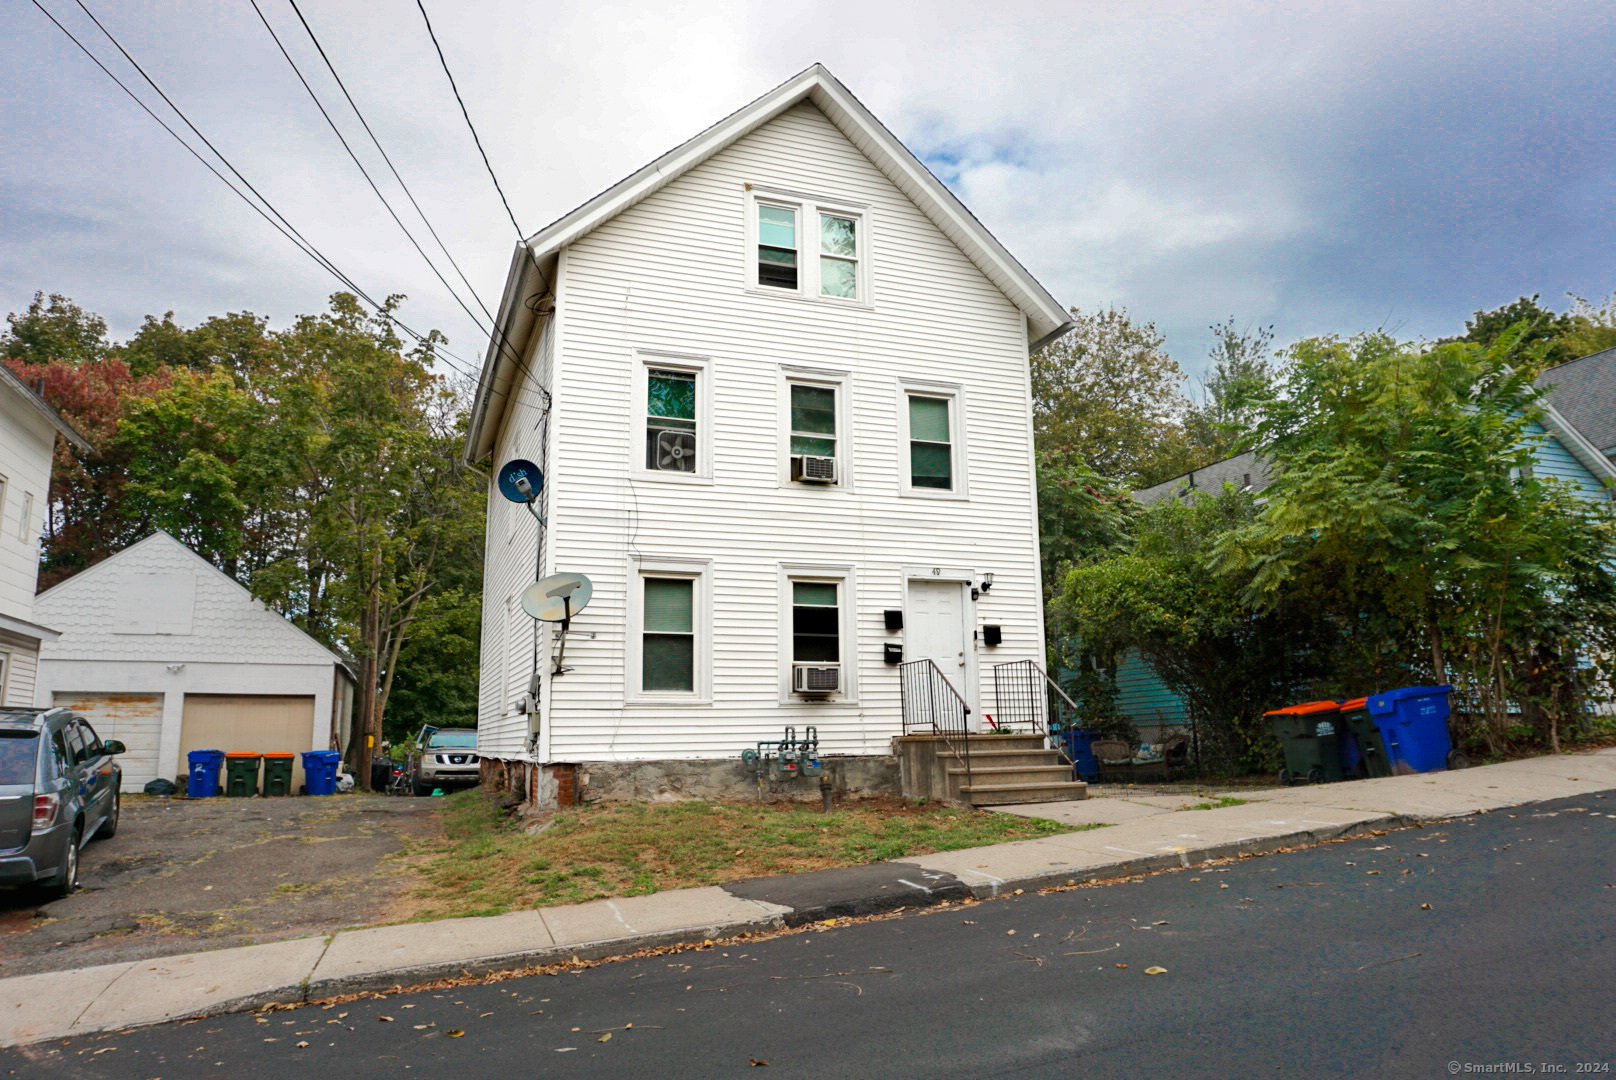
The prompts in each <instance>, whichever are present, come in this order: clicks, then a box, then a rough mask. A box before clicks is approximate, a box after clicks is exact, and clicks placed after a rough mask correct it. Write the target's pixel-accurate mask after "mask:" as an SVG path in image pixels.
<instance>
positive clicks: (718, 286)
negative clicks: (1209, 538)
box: [483, 103, 1043, 761]
mask: <svg viewBox="0 0 1616 1080" xmlns="http://www.w3.org/2000/svg"><path fill="white" fill-rule="evenodd" d="M749 182H750V183H754V184H758V185H765V186H769V187H772V188H779V189H788V190H792V191H800V192H804V193H807V194H809V195H811V196H816V197H823V198H826V199H836V200H847V201H851V202H857V203H862V204H866V205H867V206H868V207H869V210H868V215H869V216H868V219H867V220H868V224H869V228H868V230H867V235H868V238H869V240H870V244H869V246H868V248H867V249H866V252H865V257H866V258H867V259H869V260H871V263H870V275H869V283H870V287H871V297H872V300H873V302H872V304H871V305H869V306H868V307H865V306H850V305H849V306H838V305H835V304H831V303H823V302H815V301H804V300H800V299H794V298H787V297H784V296H770V295H759V294H757V293H755V292H748V291H747V290H746V289H745V288H744V285H743V283H744V279H745V276H746V274H747V269H748V267H749V265H750V260H751V258H752V257H753V253H752V252H751V251H749V250H748V248H747V244H746V232H745V214H746V202H745V193H744V185H745V184H747V183H749ZM804 235H805V238H811V237H812V236H813V235H814V232H813V230H811V229H805V230H804ZM805 246H806V245H805ZM806 257H811V256H806ZM557 297H558V304H557V311H558V314H557V316H556V318H555V319H554V320H553V325H551V326H549V327H547V328H546V333H545V335H544V338H543V341H542V344H541V345H540V347H539V350H538V351H539V352H540V353H541V354H544V353H545V350H547V349H550V348H553V347H554V344H553V342H552V337H553V338H555V339H556V340H558V341H559V359H558V361H557V362H556V363H555V364H554V365H553V372H554V380H553V384H552V389H553V390H554V392H555V395H556V397H555V413H554V416H553V417H552V423H551V430H552V436H553V442H552V446H551V457H550V465H551V468H550V470H549V472H550V482H551V488H550V495H551V502H550V507H551V519H552V522H551V523H552V529H551V536H550V545H549V548H548V550H547V552H546V565H547V568H549V569H552V570H567V571H577V572H582V573H586V574H588V575H589V576H590V578H591V579H593V581H594V585H595V597H594V602H593V604H592V605H591V606H590V608H589V610H588V612H587V614H586V615H584V616H583V617H581V618H580V619H578V620H577V621H576V622H575V624H574V631H575V632H574V634H573V636H572V638H571V639H570V640H569V641H568V644H567V653H566V661H567V665H568V666H569V667H571V668H574V669H575V670H574V671H573V672H572V673H571V674H568V675H565V676H563V677H561V678H559V679H554V680H547V686H546V706H547V712H546V713H545V725H544V738H543V742H542V744H541V746H540V748H539V751H538V752H539V756H540V757H541V759H543V760H550V761H590V760H632V759H650V758H706V757H728V756H733V755H738V754H739V753H740V751H741V750H742V749H744V748H745V747H747V746H750V745H751V744H753V743H754V742H756V741H757V740H759V739H769V738H775V739H777V738H779V736H780V732H781V729H782V728H783V727H784V726H785V725H788V724H791V725H795V726H797V727H798V729H799V731H800V730H801V728H802V727H803V726H804V725H806V724H814V725H815V726H817V727H818V729H819V736H820V739H821V748H822V750H823V751H824V752H827V753H858V754H868V753H884V752H886V750H887V745H888V740H889V739H890V738H891V736H893V735H895V734H897V733H898V731H899V702H898V681H897V673H896V670H895V669H894V668H892V667H890V666H889V665H886V664H884V663H883V662H882V645H883V643H885V642H887V641H900V640H902V638H901V635H894V634H890V633H888V632H887V631H885V630H884V629H883V625H882V611H883V610H884V609H888V608H901V607H903V606H904V605H903V594H902V592H903V576H902V575H903V568H904V567H915V566H923V567H933V566H936V567H944V568H948V569H950V570H954V569H966V570H969V571H971V572H973V573H975V574H980V573H982V572H990V573H993V574H994V575H995V577H996V582H995V585H994V587H993V589H992V591H991V593H989V594H986V595H984V596H983V597H982V599H981V601H980V602H979V603H978V604H977V605H975V608H976V619H975V623H976V624H977V625H980V624H983V623H992V624H998V625H1000V626H1002V627H1003V628H1004V644H1003V645H1002V646H1000V647H998V648H996V649H991V650H989V649H984V650H980V651H979V653H978V657H977V660H978V689H979V694H978V699H977V700H978V702H979V704H980V706H981V707H983V708H985V709H986V711H990V712H991V711H992V694H991V691H992V674H991V667H990V665H991V664H993V663H1003V662H1007V661H1014V660H1023V659H1036V660H1039V661H1040V662H1041V661H1042V645H1043V641H1042V618H1041V599H1040V598H1041V590H1040V583H1039V569H1038V566H1039V564H1038V548H1037V535H1036V524H1035V520H1034V486H1033V485H1034V479H1033V471H1032V466H1031V448H1030V401H1029V394H1028V386H1027V329H1026V322H1025V319H1024V316H1023V315H1022V313H1021V311H1020V310H1019V309H1018V308H1017V307H1016V306H1015V305H1014V304H1013V303H1011V301H1010V300H1008V299H1007V298H1006V297H1005V296H1004V295H1003V294H1002V293H1001V292H1000V291H999V290H998V289H997V288H996V287H995V286H994V285H992V284H991V283H990V282H989V281H988V279H987V278H986V277H984V276H983V274H982V273H981V272H980V271H979V270H978V269H977V267H976V266H975V265H974V264H973V263H972V262H971V261H970V260H969V259H967V258H966V257H965V255H964V254H962V253H961V252H960V250H959V249H958V248H957V247H955V245H954V244H953V243H952V242H951V241H950V240H948V239H947V237H945V236H944V234H943V233H942V232H941V231H939V230H938V229H937V228H936V227H935V226H934V225H933V224H932V222H931V221H930V220H928V219H927V217H926V216H924V215H923V214H922V213H921V212H920V211H919V210H918V209H917V208H916V207H915V206H914V205H913V204H912V203H911V202H910V201H909V199H908V198H907V197H906V196H905V195H903V194H902V192H900V191H899V190H898V189H897V188H896V187H895V186H894V185H893V184H892V183H891V182H890V181H889V180H888V179H887V178H886V176H884V175H883V174H882V173H881V172H880V171H879V170H878V169H876V168H875V167H874V166H873V165H872V164H871V163H870V161H869V160H868V159H867V158H865V156H864V155H863V154H862V153H861V152H860V151H859V150H858V149H856V148H855V147H854V146H853V145H852V143H850V142H849V141H848V139H847V138H846V137H845V136H844V135H843V134H842V133H841V131H840V130H839V129H838V128H837V127H836V126H834V125H833V124H832V123H831V122H830V121H829V120H828V119H827V118H826V117H825V116H824V115H823V114H822V113H821V112H820V111H819V110H818V109H817V108H815V107H814V106H813V105H812V104H809V103H803V104H800V105H797V106H796V107H794V108H792V109H790V110H788V111H786V112H784V113H783V114H781V115H780V116H778V117H777V118H775V119H774V120H772V121H770V122H769V123H767V124H765V125H763V126H762V127H760V128H759V129H757V130H756V131H754V132H753V133H751V134H750V135H747V136H746V137H744V138H742V139H740V140H738V141H737V142H735V143H734V144H732V145H731V146H730V147H728V148H727V149H725V150H723V151H721V152H719V153H717V154H715V155H714V156H713V157H711V158H710V159H709V160H707V161H706V162H705V163H703V164H701V165H699V166H697V167H696V168H694V169H692V170H691V171H690V172H689V173H687V174H686V175H684V176H682V177H680V178H679V179H677V180H675V181H674V182H672V183H670V184H668V185H667V186H666V187H664V188H662V189H661V190H660V191H658V192H657V193H656V194H653V195H651V196H650V197H649V198H646V199H645V200H644V201H642V202H640V203H638V204H637V205H635V206H633V207H632V208H630V209H628V210H626V211H624V212H623V213H621V214H620V215H618V216H617V217H615V218H613V219H611V220H609V221H607V222H605V223H604V224H602V225H601V226H600V227H598V228H597V229H595V230H594V231H592V232H590V233H588V234H587V235H585V236H584V237H583V238H581V239H580V240H578V241H577V242H576V243H574V244H572V245H571V246H570V247H568V248H567V249H565V251H564V252H563V257H562V259H561V273H560V280H559V282H558V287H557ZM636 349H643V350H653V351H658V350H666V351H672V352H678V353H688V354H694V355H699V356H704V357H707V358H709V364H710V367H709V369H708V376H707V377H708V378H709V379H710V380H711V381H710V387H711V394H712V424H711V430H710V431H706V432H704V433H703V435H702V441H703V452H704V453H710V455H711V461H712V473H713V482H712V483H711V484H710V485H693V484H677V483H666V482H658V481H656V480H654V479H651V480H648V479H645V478H644V477H638V476H635V475H634V474H633V471H632V470H633V466H634V462H635V456H636V455H638V454H640V453H643V441H642V439H643V434H642V429H641V427H640V420H639V418H638V417H635V416H633V415H632V402H633V387H634V380H636V379H638V378H640V377H642V375H641V372H640V369H639V366H638V365H639V361H638V360H637V358H636V357H635V355H634V350H636ZM781 364H789V365H797V366H802V367H810V368H812V367H822V368H836V369H844V370H847V371H850V372H851V373H852V374H851V376H850V378H849V380H848V382H847V384H846V387H845V391H844V392H846V393H848V394H850V395H851V397H850V403H851V410H850V412H849V416H850V419H851V424H852V428H853V430H852V432H851V440H850V442H851V445H852V447H853V456H852V460H851V462H845V461H844V467H845V466H846V465H847V464H851V467H852V479H853V484H852V485H851V489H847V488H831V489H817V488H807V487H804V486H791V487H785V488H783V487H781V485H780V483H779V474H778V469H779V435H780V425H781V424H782V423H783V422H785V418H784V417H782V416H781V415H780V408H779V401H778V386H779V365H781ZM539 367H540V372H541V376H543V374H544V373H545V372H548V371H550V370H552V368H551V365H550V364H549V362H548V361H543V362H541V363H540V365H539ZM901 379H926V380H936V381H942V382H951V383H957V384H960V385H961V386H962V387H963V402H964V423H963V429H964V441H965V445H966V451H967V455H968V460H967V464H966V467H965V473H966V476H967V482H968V490H969V498H968V499H967V500H947V501H943V500H936V499H927V498H902V497H900V495H899V485H900V473H899V469H900V462H901V461H903V460H905V459H906V456H907V450H906V448H900V446H899V433H900V430H901V428H900V424H901V418H900V416H899V408H900V403H899V380H901ZM525 396H526V397H527V398H528V399H531V397H532V396H533V395H532V393H531V391H527V392H525ZM533 422H534V418H533V413H532V410H530V409H525V408H517V409H514V410H511V411H508V412H507V414H506V418H505V420H504V421H503V428H502V431H501V433H500V436H499V439H498V442H497V448H496V452H495V453H496V459H495V460H496V464H498V463H500V462H502V461H504V460H506V459H508V458H509V457H512V456H532V454H531V453H526V452H524V451H531V450H533V449H534V445H533V439H534V437H535V433H534V432H533V431H532V427H533ZM845 434H846V433H844V435H845ZM495 498H496V499H497V496H495ZM518 514H519V515H522V516H524V517H525V516H526V511H525V510H523V508H522V507H520V506H512V505H510V504H503V505H502V504H501V503H497V502H491V504H490V517H489V533H488V559H489V564H488V583H487V586H486V589H487V592H486V597H487V603H486V607H485V615H484V651H483V664H484V669H483V686H484V699H483V725H484V727H483V730H484V732H485V734H484V745H485V747H488V748H489V749H490V750H491V751H493V752H495V753H502V752H509V751H514V749H515V744H514V743H513V742H512V741H511V736H512V734H513V733H517V732H519V733H521V734H523V735H525V733H526V731H527V727H526V725H527V721H526V718H523V717H519V716H512V715H511V713H510V701H511V700H513V699H514V698H515V696H516V694H517V693H519V692H520V690H521V688H522V687H523V686H525V684H526V680H527V675H528V672H529V671H530V670H531V663H532V639H531V636H530V628H528V627H519V628H518V630H519V632H518V633H517V634H516V636H515V638H514V641H513V642H511V644H514V646H515V649H516V650H517V651H518V652H519V653H522V654H523V655H522V662H520V663H516V664H507V663H506V656H507V649H508V647H509V646H508V644H507V642H506V641H505V640H504V638H506V637H508V636H509V635H510V633H511V628H510V626H509V625H508V623H506V621H505V620H504V610H505V604H506V602H507V599H508V598H509V596H511V595H512V593H513V592H514V591H515V590H516V589H517V588H519V587H520V584H524V583H525V582H526V581H528V580H531V574H532V561H533V547H532V532H531V529H528V530H527V531H523V530H522V529H520V528H518V529H517V530H516V533H517V534H518V535H517V537H516V539H515V540H512V541H509V542H508V541H507V532H508V531H509V530H510V527H511V525H510V523H511V522H512V521H513V520H514V519H515V516H516V515H518ZM529 520H531V519H529ZM635 555H638V556H642V557H645V558H685V559H710V560H712V607H713V617H712V689H713V693H712V701H711V703H710V704H702V705H688V706H686V705H680V706H666V705H644V704H633V703H631V704H626V705H625V701H624V698H625V665H626V661H627V658H626V650H628V649H629V648H631V647H632V642H631V641H630V639H629V636H628V634H627V633H626V627H625V623H626V619H627V615H628V611H627V596H628V588H629V584H630V565H631V559H632V558H633V557H634V556H635ZM781 562H794V563H820V564H845V565H851V566H853V567H854V568H855V570H854V588H855V593H856V598H857V611H856V622H857V631H856V636H855V639H854V640H853V641H852V642H844V654H843V656H844V663H846V662H856V663H857V665H858V694H857V700H856V701H850V702H840V701H838V702H830V703H811V702H790V703H782V702H781V701H780V695H779V689H778V686H779V673H780V670H781V666H782V664H783V663H784V660H783V658H782V656H781V653H780V645H779V638H780V620H781V619H782V618H783V617H788V614H789V613H788V612H782V610H781V604H780V598H779V565H780V563H781ZM502 627H503V628H502ZM591 635H592V636H591ZM501 673H505V674H501ZM501 680H503V681H501ZM496 688H498V689H502V690H503V691H504V695H503V700H499V699H497V698H496V695H495V694H494V692H493V691H494V690H495V689H496Z"/></svg>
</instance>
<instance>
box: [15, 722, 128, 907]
mask: <svg viewBox="0 0 1616 1080" xmlns="http://www.w3.org/2000/svg"><path fill="white" fill-rule="evenodd" d="M123 752H124V747H123V743H121V742H118V741H117V740H116V739H108V740H107V741H106V742H102V741H101V739H100V737H99V736H97V735H96V733H95V729H94V728H92V727H90V725H89V724H88V723H87V722H86V721H85V719H84V717H82V716H77V715H75V714H73V713H71V712H69V711H68V710H66V709H0V884H3V885H43V886H44V887H45V888H46V889H48V890H50V892H52V893H54V894H55V895H57V896H66V895H67V894H69V893H71V892H72V891H73V890H74V889H75V888H77V887H78V883H79V848H81V847H83V846H84V843H85V841H87V840H89V839H90V838H91V837H97V838H100V837H107V836H111V835H112V834H114V833H116V832H117V831H118V812H119V809H120V800H119V797H118V788H119V787H120V786H121V785H122V784H123V770H122V769H120V768H119V767H118V763H117V762H116V761H114V760H113V756H114V755H116V754H121V753H123Z"/></svg>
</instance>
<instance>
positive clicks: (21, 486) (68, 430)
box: [0, 364, 90, 706]
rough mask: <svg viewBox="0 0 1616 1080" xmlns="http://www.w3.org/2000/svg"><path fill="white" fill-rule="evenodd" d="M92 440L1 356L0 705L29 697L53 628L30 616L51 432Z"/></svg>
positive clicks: (52, 451) (84, 446)
mask: <svg viewBox="0 0 1616 1080" xmlns="http://www.w3.org/2000/svg"><path fill="white" fill-rule="evenodd" d="M57 435H61V436H62V437H63V438H64V439H66V440H67V441H68V442H70V443H72V444H73V445H74V446H77V447H78V448H79V449H81V450H88V449H89V448H90V444H89V443H87V442H85V441H84V437H83V436H82V435H80V434H79V433H78V432H77V431H74V430H73V426H72V425H71V424H69V423H68V422H67V421H66V420H63V419H62V418H61V417H60V416H59V415H57V412H56V410H55V409H53V408H51V407H50V406H49V405H47V404H46V403H45V399H44V398H42V397H40V396H39V394H38V393H36V392H35V391H34V389H33V388H32V387H30V386H29V385H28V384H27V383H25V382H23V381H22V380H21V379H20V378H18V377H17V375H16V374H15V373H14V372H13V371H12V370H11V369H10V368H8V367H6V366H5V365H4V364H0V705H21V706H30V705H32V704H33V703H34V678H35V671H36V669H37V668H38V663H39V645H40V642H41V641H49V640H51V639H52V638H54V637H55V636H56V631H55V630H53V629H51V628H49V627H46V626H41V625H39V624H38V623H36V622H35V621H34V615H35V612H34V589H35V588H36V587H37V586H38V584H39V537H40V534H41V533H42V532H43V531H44V525H45V507H46V505H47V500H48V499H49V497H50V477H51V462H52V461H53V460H54V459H55V456H56V436H57Z"/></svg>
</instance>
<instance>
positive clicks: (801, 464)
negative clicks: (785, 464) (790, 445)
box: [791, 454, 836, 484]
mask: <svg viewBox="0 0 1616 1080" xmlns="http://www.w3.org/2000/svg"><path fill="white" fill-rule="evenodd" d="M791 479H793V480H796V481H798V482H799V483H803V484H834V483H836V459H835V458H833V457H816V456H815V455H813V454H793V455H792V457H791Z"/></svg>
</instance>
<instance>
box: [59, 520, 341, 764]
mask: <svg viewBox="0 0 1616 1080" xmlns="http://www.w3.org/2000/svg"><path fill="white" fill-rule="evenodd" d="M35 603H36V610H37V611H38V612H39V613H40V617H41V618H43V619H46V620H47V621H48V622H50V624H51V625H52V626H55V627H56V628H57V629H58V630H60V631H61V636H60V637H59V638H57V639H56V640H55V641H51V642H48V643H47V644H46V646H45V647H44V649H43V650H42V653H41V656H40V670H39V688H38V691H37V701H38V703H39V704H40V705H64V706H67V707H68V708H71V709H73V710H74V711H75V712H78V713H80V714H81V715H83V716H84V717H86V718H87V719H89V721H90V723H91V724H92V725H93V726H94V727H95V730H96V733H97V734H99V735H100V736H101V737H102V738H104V739H119V740H122V742H123V743H124V745H125V746H127V747H128V748H129V750H128V753H126V754H125V755H124V756H123V757H121V758H120V759H119V761H120V763H121V764H122V765H123V782H124V787H125V788H127V789H131V790H139V789H140V788H141V787H142V786H143V785H144V784H145V783H146V782H147V781H148V780H151V779H153V778H155V777H159V776H163V777H169V778H175V777H181V776H183V775H184V773H185V771H186V764H185V763H186V754H187V753H189V752H190V751H192V750H203V749H209V750H225V751H231V750H239V751H257V752H259V753H264V752H280V753H301V752H302V751H304V750H329V749H340V748H342V746H341V744H345V743H346V741H347V738H348V734H349V731H350V717H351V713H352V707H353V676H352V674H351V673H350V672H349V670H348V668H347V666H346V664H345V662H344V661H343V659H342V657H340V656H338V655H337V654H336V653H333V652H332V651H331V650H329V649H327V648H326V647H325V646H324V645H321V644H320V643H319V642H318V641H316V640H315V639H314V638H312V637H310V636H309V635H308V634H306V633H304V632H303V631H302V630H300V629H298V628H297V627H296V626H294V625H292V623H290V622H288V621H287V620H286V619H284V618H282V617H281V616H280V615H278V614H276V613H275V612H273V611H271V610H270V609H269V608H267V607H265V606H264V605H263V604H262V603H261V602H260V601H258V600H256V599H254V598H253V596H252V594H251V593H249V592H248V591H247V590H246V588H244V587H243V586H242V585H241V584H240V583H238V582H236V581H235V580H234V579H232V578H231V577H230V576H229V575H227V574H225V573H224V572H223V571H221V570H219V569H218V568H217V567H215V566H214V565H213V564H212V563H210V562H208V561H207V560H206V559H204V558H202V556H200V555H198V554H197V553H196V552H194V551H192V550H191V549H190V548H188V547H186V546H185V545H184V544H182V543H180V542H179V541H178V540H176V539H175V538H174V537H172V536H170V535H169V534H168V533H166V532H161V531H159V532H155V533H153V534H152V535H150V536H148V537H146V539H144V540H142V541H140V542H139V543H135V544H131V545H130V546H128V547H127V548H124V549H123V550H122V551H120V552H118V554H116V555H114V556H112V557H111V558H110V559H106V560H103V561H102V562H99V563H96V564H95V565H94V566H92V567H90V568H89V569H87V570H83V571H81V572H79V573H78V574H76V575H74V576H73V577H71V578H68V579H67V580H66V581H64V582H62V583H61V584H60V585H57V586H55V587H54V588H51V589H47V590H46V591H45V592H42V593H40V594H39V597H38V598H37V600H36V602H35ZM302 783H303V759H302V758H301V757H299V758H298V759H297V760H296V763H295V768H294V776H293V790H294V791H296V790H297V789H298V786H299V785H301V784H302Z"/></svg>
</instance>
